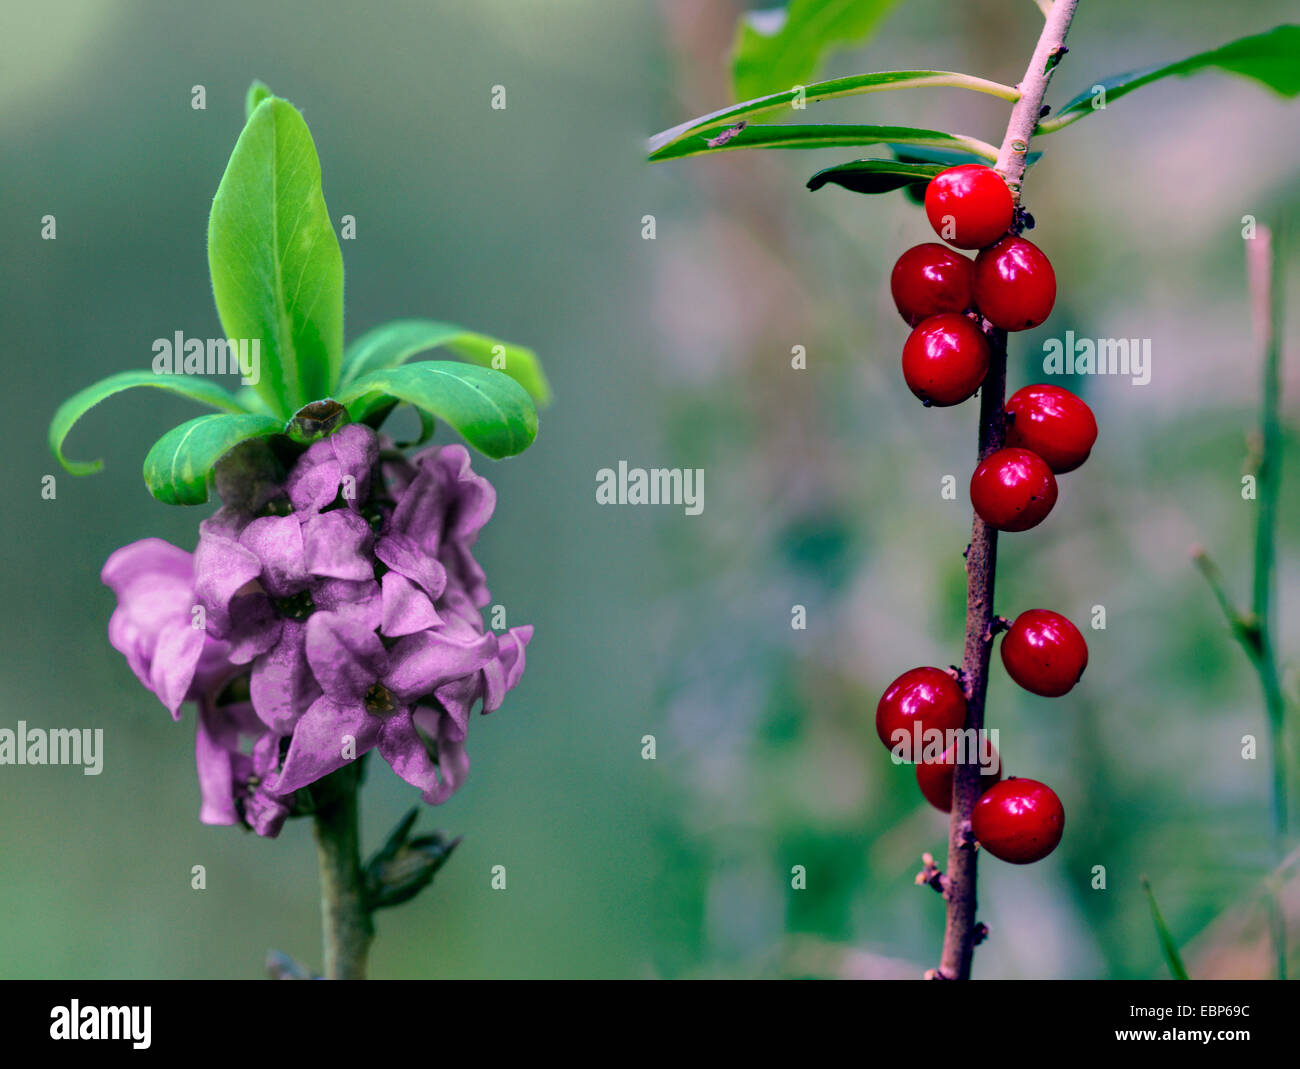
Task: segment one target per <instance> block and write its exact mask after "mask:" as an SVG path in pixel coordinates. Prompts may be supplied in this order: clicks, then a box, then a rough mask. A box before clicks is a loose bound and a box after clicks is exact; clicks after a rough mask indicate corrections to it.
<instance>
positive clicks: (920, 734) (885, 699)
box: [876, 668, 966, 762]
mask: <svg viewBox="0 0 1300 1069" xmlns="http://www.w3.org/2000/svg"><path fill="white" fill-rule="evenodd" d="M965 724H966V697H965V695H963V694H962V692H961V687H959V686H958V685H957V681H956V680H955V679H953V677H952V676H950V675H949V674H948V673H947V672H945V671H944V670H943V669H942V668H913V669H912V670H911V671H909V672H904V673H903V674H902V675H901V676H899V677H898V678H897V679H895V680H894V681H893V682H892V683H891V684H889V688H888V689H887V690H886V691H885V693H884V694H883V695H882V696H881V699H880V704H879V705H877V706H876V734H877V735H879V736H880V741H881V742H883V743H884V744H885V746H886V747H888V748H889V749H890V750H897V752H898V754H899V756H900V757H902V758H903V759H904V760H905V761H909V762H910V761H912V760H913V755H914V753H915V756H916V757H919V756H920V753H919V752H915V751H914V747H915V745H916V744H917V742H918V741H919V742H920V743H921V744H922V745H924V743H925V741H926V739H925V733H926V732H928V731H957V730H959V729H960V728H962V727H964V726H965ZM898 731H901V732H903V736H901V737H900V736H898V735H895V732H898Z"/></svg>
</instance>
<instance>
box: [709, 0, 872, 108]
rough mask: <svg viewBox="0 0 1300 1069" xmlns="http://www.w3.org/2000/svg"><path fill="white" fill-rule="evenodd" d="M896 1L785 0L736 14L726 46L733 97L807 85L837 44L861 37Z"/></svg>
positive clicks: (868, 34)
mask: <svg viewBox="0 0 1300 1069" xmlns="http://www.w3.org/2000/svg"><path fill="white" fill-rule="evenodd" d="M897 3H898V0H790V2H789V4H788V5H787V6H785V7H779V8H772V9H769V10H766V11H749V12H746V13H745V14H744V15H742V16H741V17H740V22H739V23H738V24H737V29H736V42H735V44H734V45H733V46H732V50H731V86H732V91H733V92H734V94H735V97H736V99H737V100H747V99H749V98H750V97H756V96H758V95H759V94H761V93H767V92H771V91H772V90H774V89H786V88H788V87H790V86H792V85H802V84H806V83H807V82H808V81H809V80H810V79H811V78H813V77H814V76H815V75H816V74H817V71H818V69H819V68H820V67H821V65H822V63H823V61H824V60H825V59H826V55H827V53H828V52H830V51H831V49H833V48H834V47H835V46H836V45H848V44H856V43H858V42H861V41H864V40H866V39H867V38H868V37H870V36H871V34H872V33H873V32H874V31H875V29H876V27H877V26H879V25H880V23H881V22H882V21H883V20H884V18H885V16H886V15H888V14H889V12H890V11H891V10H892V9H893V8H894V7H895V6H896V4H897Z"/></svg>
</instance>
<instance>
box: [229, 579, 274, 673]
mask: <svg viewBox="0 0 1300 1069" xmlns="http://www.w3.org/2000/svg"><path fill="white" fill-rule="evenodd" d="M283 625H284V620H283V619H282V618H281V617H280V614H279V613H277V612H276V611H275V606H274V605H272V604H271V600H270V598H268V597H267V596H266V595H265V594H261V593H254V594H244V595H242V596H241V597H237V598H235V599H234V600H233V601H232V602H231V603H230V650H229V652H228V653H227V656H228V657H229V659H230V663H231V664H248V662H249V661H251V660H253V658H254V657H258V656H260V655H261V654H263V653H266V651H267V650H269V649H271V648H273V647H274V646H275V645H276V643H278V642H279V641H280V634H281V632H282V631H283Z"/></svg>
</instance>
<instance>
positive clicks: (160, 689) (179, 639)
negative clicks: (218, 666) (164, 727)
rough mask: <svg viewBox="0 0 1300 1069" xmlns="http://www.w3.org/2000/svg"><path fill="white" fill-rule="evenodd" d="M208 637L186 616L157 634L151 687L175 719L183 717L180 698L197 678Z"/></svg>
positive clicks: (150, 681) (150, 679)
mask: <svg viewBox="0 0 1300 1069" xmlns="http://www.w3.org/2000/svg"><path fill="white" fill-rule="evenodd" d="M205 638H206V636H205V635H204V633H203V632H202V631H201V630H199V629H198V628H197V627H191V626H190V625H189V624H188V623H186V622H185V621H184V618H182V620H181V622H178V623H174V624H171V625H170V626H168V627H167V628H165V629H164V630H163V632H162V634H161V635H159V636H158V645H157V647H155V649H154V653H153V664H152V665H150V668H149V689H150V690H152V691H153V692H154V693H155V694H156V695H158V700H159V701H161V702H162V703H163V705H165V706H167V708H168V710H169V711H170V712H171V714H172V719H173V720H179V719H180V718H181V702H183V701H184V700H185V695H186V694H187V693H188V692H189V689H190V683H191V682H192V681H193V679H194V670H195V669H196V668H197V667H198V664H199V657H200V656H201V655H202V653H203V643H204V641H205Z"/></svg>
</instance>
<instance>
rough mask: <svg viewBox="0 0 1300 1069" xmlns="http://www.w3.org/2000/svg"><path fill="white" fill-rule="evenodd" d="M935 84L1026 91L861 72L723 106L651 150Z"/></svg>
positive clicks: (955, 79)
mask: <svg viewBox="0 0 1300 1069" xmlns="http://www.w3.org/2000/svg"><path fill="white" fill-rule="evenodd" d="M930 86H951V87H954V88H959V89H970V90H973V91H975V92H977V93H987V94H989V95H990V96H995V97H998V98H999V99H1000V100H1009V101H1015V100H1018V99H1019V97H1020V93H1019V92H1018V91H1017V90H1016V89H1015V88H1013V87H1012V86H1009V85H1002V84H1000V83H998V82H990V81H989V80H988V79H986V78H976V77H973V76H972V75H969V74H958V73H957V72H956V71H878V72H876V73H874V74H855V75H852V76H851V77H848V78H832V79H831V80H830V81H826V82H817V83H815V84H813V85H810V86H807V87H806V88H805V89H804V90H803V92H802V93H800V92H799V91H797V90H795V89H784V90H782V91H781V92H779V93H769V94H768V95H767V96H762V97H757V98H756V99H754V100H746V101H744V102H742V103H740V104H732V105H731V106H730V107H726V108H721V109H719V110H718V111H714V112H710V113H709V114H708V115H701V116H700V117H699V118H698V119H691V120H690V121H689V122H684V123H679V124H678V125H677V126H674V127H673V128H672V129H670V130H664V131H663V132H662V133H658V134H655V136H654V137H652V138H651V139H650V141H649V144H648V147H647V152H648V153H649V154H650V159H651V160H656V159H675V158H676V157H677V156H678V155H689V153H671V154H666V153H665V152H664V150H665V149H667V148H669V147H671V146H673V145H675V144H677V143H678V142H680V141H686V140H689V141H691V142H692V143H699V144H702V143H703V142H704V141H707V140H711V139H717V138H718V137H720V136H723V137H725V136H726V132H727V131H729V130H732V129H734V128H735V127H736V126H737V125H738V124H740V123H741V122H744V123H746V124H748V123H751V122H753V121H754V120H755V119H757V118H760V117H761V116H763V115H771V114H773V113H774V112H785V113H787V114H790V115H794V114H795V109H794V108H793V106H792V105H793V104H795V103H796V102H803V103H806V104H816V103H818V102H819V101H822V100H837V99H839V98H841V97H850V96H858V95H859V94H862V93H880V92H886V91H888V90H892V89H921V88H926V87H930Z"/></svg>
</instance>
